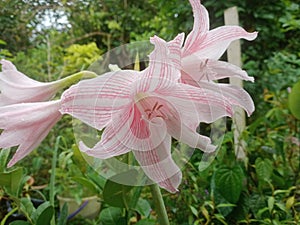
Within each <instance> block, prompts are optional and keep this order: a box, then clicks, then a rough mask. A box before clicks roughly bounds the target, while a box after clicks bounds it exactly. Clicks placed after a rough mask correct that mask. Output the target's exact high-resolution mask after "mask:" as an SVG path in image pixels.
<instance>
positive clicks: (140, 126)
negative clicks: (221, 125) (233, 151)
mask: <svg viewBox="0 0 300 225" xmlns="http://www.w3.org/2000/svg"><path fill="white" fill-rule="evenodd" d="M182 38H183V35H178V37H177V38H176V40H175V41H172V42H170V43H166V42H165V41H163V40H161V39H160V38H158V37H153V38H152V39H151V42H152V43H153V44H154V45H155V49H154V51H153V52H152V53H151V54H150V56H149V57H150V63H149V67H147V68H146V69H145V70H143V71H140V72H139V71H132V70H120V71H115V72H109V73H106V74H104V75H102V76H99V77H97V78H93V79H90V80H85V81H80V82H79V83H78V84H76V85H74V86H72V87H71V88H69V89H68V90H66V91H65V92H64V93H63V96H62V104H61V110H60V111H61V113H62V114H70V115H72V116H73V117H75V118H78V119H80V120H81V121H83V122H85V123H86V124H88V125H90V126H92V127H94V128H96V129H99V130H102V129H103V128H105V129H104V131H103V134H102V137H101V140H100V141H99V142H98V143H97V144H96V145H95V146H94V147H92V148H88V147H87V146H85V144H84V143H82V142H80V143H79V147H80V149H81V150H82V151H84V152H85V153H87V154H88V155H91V156H94V157H98V158H101V159H106V158H110V157H114V156H118V155H121V154H125V153H128V152H129V151H132V152H133V154H134V155H135V157H136V159H137V161H138V162H139V164H140V166H141V167H142V169H143V170H144V172H145V174H146V175H147V176H148V177H149V178H150V179H152V180H153V181H154V182H156V183H158V184H159V185H160V186H161V187H163V188H165V189H166V190H168V191H170V192H176V191H177V187H178V185H179V184H180V181H181V176H182V174H181V171H180V169H179V167H178V166H177V165H176V164H175V162H174V161H173V159H172V156H171V138H172V137H174V138H175V139H177V140H178V141H181V142H183V143H186V144H188V145H189V146H191V147H193V148H199V149H201V150H203V151H206V152H212V151H214V150H215V146H213V145H211V141H210V139H209V138H208V137H205V136H202V135H200V134H198V133H197V132H196V128H197V126H198V125H199V123H200V121H207V122H211V121H214V119H215V118H214V116H213V115H214V114H215V112H216V111H218V112H219V113H216V114H218V116H231V115H232V113H233V109H232V105H233V104H232V102H230V101H228V99H226V98H223V95H222V94H220V93H219V92H214V91H213V90H210V89H205V86H203V87H194V86H191V85H188V84H183V83H180V82H178V81H179V79H180V70H178V69H177V68H176V66H174V64H173V63H169V61H170V58H172V59H174V61H176V60H177V59H180V52H181V49H180V48H181V43H182ZM170 45H171V46H172V51H169V46H170ZM199 109H200V110H199Z"/></svg>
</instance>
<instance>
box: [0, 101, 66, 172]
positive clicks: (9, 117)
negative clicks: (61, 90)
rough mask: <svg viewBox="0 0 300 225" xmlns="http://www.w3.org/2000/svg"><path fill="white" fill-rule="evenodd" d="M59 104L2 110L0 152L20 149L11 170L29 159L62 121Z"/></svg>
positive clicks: (33, 104) (52, 103)
mask: <svg viewBox="0 0 300 225" xmlns="http://www.w3.org/2000/svg"><path fill="white" fill-rule="evenodd" d="M59 108H60V101H59V100H58V101H49V102H38V103H21V104H14V105H8V106H2V107H0V130H2V133H1V135H0V148H10V147H13V146H19V147H18V149H17V151H16V153H15V154H14V156H13V157H12V159H11V160H10V162H9V163H8V167H10V166H13V165H14V164H15V163H16V162H18V161H19V160H21V159H22V158H24V157H25V156H26V155H28V154H29V153H30V152H31V151H32V150H33V149H35V148H36V147H37V146H38V145H39V144H40V143H41V141H42V140H43V139H44V138H45V137H46V136H47V134H48V133H49V131H50V129H51V128H52V127H53V126H54V125H55V124H56V122H57V121H58V120H59V119H60V118H61V114H60V112H59Z"/></svg>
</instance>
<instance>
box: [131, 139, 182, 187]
mask: <svg viewBox="0 0 300 225" xmlns="http://www.w3.org/2000/svg"><path fill="white" fill-rule="evenodd" d="M133 153H134V156H135V158H136V159H137V161H138V162H139V164H140V165H141V167H142V169H143V170H144V172H145V173H146V175H147V176H148V177H149V178H150V179H151V180H153V181H154V182H155V183H158V184H159V186H161V187H162V188H164V189H166V190H167V191H169V192H172V193H174V192H177V191H178V189H177V188H178V186H179V184H180V182H181V178H182V173H181V171H180V169H179V167H178V166H177V165H176V164H175V162H174V160H173V159H172V155H171V137H170V136H169V135H168V136H166V138H165V140H164V141H163V142H162V143H161V144H160V145H159V146H157V148H155V149H153V150H149V151H133Z"/></svg>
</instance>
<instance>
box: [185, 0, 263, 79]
mask: <svg viewBox="0 0 300 225" xmlns="http://www.w3.org/2000/svg"><path fill="white" fill-rule="evenodd" d="M189 1H190V3H191V5H192V8H193V14H194V26H193V29H192V31H191V32H190V33H189V35H188V36H187V38H186V40H185V43H184V46H183V48H182V55H181V69H182V76H181V79H182V82H184V83H188V84H192V85H197V83H198V82H199V81H211V80H218V79H222V78H226V77H238V78H240V79H243V80H249V81H252V82H253V81H254V79H253V77H249V76H248V75H247V73H246V72H245V71H244V70H242V69H240V68H239V67H238V66H235V65H232V64H230V63H227V62H222V61H219V58H220V57H221V56H222V55H223V54H224V52H225V51H226V49H227V48H228V46H229V45H230V43H231V42H232V41H234V40H238V39H240V38H243V39H246V40H249V41H250V40H254V39H255V38H256V37H257V32H253V33H249V32H247V31H245V30H244V29H243V28H242V27H240V26H221V27H218V28H215V29H213V30H209V16H208V12H207V10H206V8H205V7H204V6H203V5H202V4H201V2H200V1H199V0H189Z"/></svg>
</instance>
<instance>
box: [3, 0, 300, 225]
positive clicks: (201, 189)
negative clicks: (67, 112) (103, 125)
mask: <svg viewBox="0 0 300 225" xmlns="http://www.w3.org/2000/svg"><path fill="white" fill-rule="evenodd" d="M202 3H203V5H204V6H205V7H206V8H207V9H208V11H209V13H210V21H211V27H212V28H214V27H217V26H220V25H223V24H224V21H223V12H224V10H225V9H227V8H229V7H232V6H237V7H238V10H239V18H240V25H241V26H242V27H244V28H245V29H246V30H247V31H249V32H253V31H258V32H259V35H258V38H257V39H256V40H255V41H252V42H246V41H242V61H243V69H245V70H246V71H247V72H248V74H249V75H250V76H253V77H255V83H248V82H247V83H245V89H246V90H247V91H248V92H249V93H250V95H251V96H252V98H253V99H254V102H255V106H256V110H255V112H254V114H253V115H252V116H251V117H250V118H247V128H246V130H245V131H244V132H243V134H242V139H243V140H244V141H245V142H246V146H245V151H246V154H247V156H246V158H245V159H243V160H236V158H235V155H234V150H233V149H234V146H233V134H232V131H231V121H230V119H228V120H227V123H228V128H227V131H226V134H225V137H224V140H223V145H222V147H221V150H220V152H219V154H218V156H217V157H216V159H215V161H214V162H213V163H212V164H211V165H210V166H209V167H208V168H207V169H206V170H204V171H200V170H199V168H198V166H199V161H200V160H201V156H202V153H201V152H195V154H194V155H193V156H192V158H191V160H190V161H189V163H188V164H187V166H186V167H185V169H184V170H183V174H184V176H183V182H182V184H181V186H180V187H179V189H180V192H179V193H177V194H170V193H168V192H165V191H163V197H164V200H165V204H166V207H167V210H168V214H169V218H170V223H171V224H180V225H184V224H273V225H277V224H278V225H279V224H280V225H283V224H300V204H299V201H300V188H299V186H300V165H299V164H300V133H299V130H300V122H299V120H297V119H296V117H295V116H293V115H292V114H291V111H290V109H289V107H288V95H289V92H290V89H291V88H292V87H293V85H294V84H295V83H296V82H297V81H299V80H300V41H299V37H300V2H299V1H298V0H278V1H275V0H263V1H261V0H260V1H258V0H244V1H238V0H229V1H216V0H203V1H202ZM0 12H1V13H0V58H6V59H9V60H11V61H12V62H13V63H14V64H15V65H16V67H17V68H18V70H19V71H21V72H23V73H24V74H27V75H29V76H30V77H31V78H34V79H36V80H39V81H52V80H57V79H59V78H62V77H65V76H66V75H69V74H72V73H75V72H77V71H80V70H84V69H87V68H88V67H89V66H90V65H91V64H92V63H93V62H94V61H95V60H97V59H99V57H100V56H101V55H102V54H104V53H106V52H108V51H109V50H111V49H113V48H115V47H118V46H120V45H123V44H126V43H132V42H135V41H145V40H146V41H148V40H149V37H151V36H153V35H159V36H160V37H162V38H164V39H165V40H171V39H172V38H174V37H175V36H176V34H178V33H180V32H184V31H190V30H191V29H192V25H193V16H192V10H191V7H190V5H189V3H188V1H182V0H169V1H161V0H148V1H145V0H141V1H133V0H123V1H111V0H98V1H95V0H85V1H81V0H72V1H65V0H31V1H27V0H22V1H19V0H2V1H1V2H0ZM122 54H124V55H126V54H127V53H126V52H120V54H119V57H120V58H119V59H118V60H122ZM223 60H226V56H225V55H224V56H223ZM57 137H61V138H60V142H59V144H57V143H58V142H57ZM73 143H74V137H73V130H72V121H71V119H70V118H67V117H65V118H64V119H63V120H62V121H60V122H59V124H57V125H56V126H55V128H54V129H53V130H52V131H51V132H50V134H49V135H48V137H47V139H46V140H45V141H43V143H42V145H40V146H39V147H38V149H37V150H36V151H34V152H33V153H31V154H30V155H29V156H28V157H27V158H25V159H24V160H22V161H21V162H20V163H18V164H17V165H16V166H15V168H17V167H21V168H22V171H23V172H22V176H21V177H25V178H26V179H23V180H26V182H25V184H24V182H23V183H22V182H20V184H18V185H19V186H18V188H19V191H16V192H15V193H10V192H9V191H8V190H7V189H6V188H5V187H2V188H0V199H1V201H3V199H7V198H11V199H13V201H12V203H11V204H12V205H13V204H17V205H18V200H16V199H19V200H20V199H22V198H24V197H28V196H32V197H36V196H43V198H44V200H46V201H48V200H49V197H48V196H49V192H50V193H51V191H50V187H49V185H47V186H45V187H44V188H42V189H38V190H36V189H34V188H32V187H36V186H43V185H44V184H49V182H50V176H51V171H53V170H52V169H51V165H52V162H53V160H52V158H53V154H54V153H53V152H54V149H56V150H57V159H58V162H57V166H56V167H57V168H56V174H55V177H56V184H55V185H56V186H55V193H54V194H57V193H58V192H59V191H62V190H61V189H63V186H64V185H63V184H65V182H67V181H66V179H68V177H67V176H73V177H77V178H76V179H77V181H80V179H81V184H83V183H84V182H82V180H84V181H87V182H89V181H90V180H93V179H94V178H95V176H96V175H95V174H94V175H91V172H90V171H89V170H90V169H91V168H88V166H86V165H85V166H81V167H80V166H78V164H80V163H82V162H81V161H80V157H78V156H76V149H75V150H74V146H73ZM1 157H2V159H3V158H5V157H4V156H3V155H2V156H1ZM78 161H79V163H78ZM74 162H75V163H74ZM76 162H77V163H76ZM2 166H3V165H2ZM82 168H84V169H82ZM4 170H5V169H4V168H2V169H1V171H0V172H3V171H4ZM25 175H26V176H25ZM79 175H80V176H79ZM29 176H30V177H32V178H33V179H34V183H33V184H30V183H29V182H28V177H29ZM78 177H81V178H78ZM76 179H75V180H76ZM79 183H80V182H79ZM91 183H92V184H93V185H95V187H94V188H95V189H96V190H98V193H99V195H100V196H101V197H102V199H104V201H103V202H102V207H101V213H100V216H99V217H97V218H95V219H84V218H75V219H73V220H70V221H68V224H104V225H108V224H129V223H131V224H139V225H140V224H155V222H153V221H155V218H156V213H155V209H154V207H153V202H152V198H151V195H150V194H149V190H148V189H147V187H145V188H143V189H139V191H140V192H141V195H140V197H139V196H138V199H139V200H138V201H139V204H137V205H138V206H137V205H136V204H135V205H134V204H133V205H134V206H132V207H129V206H127V205H126V204H124V202H122V201H121V203H120V202H119V203H118V202H117V203H116V202H111V199H109V198H107V197H105V196H103V195H102V194H103V188H104V186H105V181H103V180H101V179H100V181H99V179H98V181H97V179H96V181H95V180H93V182H91ZM89 184H90V183H89ZM0 185H1V184H0ZM136 191H137V190H136V189H130V190H129V189H128V190H126V191H124V192H122V196H121V197H124V196H125V197H126V198H127V197H128V198H129V199H132V198H133V197H132V196H131V195H133V194H134V193H136ZM50 196H51V194H50ZM77 197H78V196H77ZM114 197H120V196H115V195H114ZM78 198H80V197H78ZM105 198H106V199H105ZM105 200H107V201H105ZM21 202H22V201H21ZM20 204H24V202H23V203H20ZM20 204H19V206H20ZM57 204H58V203H57V201H56V200H55V205H56V206H57ZM151 208H153V210H151ZM21 211H22V210H21ZM23 211H24V209H23ZM25 211H26V210H25ZM7 213H8V212H7V211H5V209H3V206H2V205H1V207H0V219H3V218H5V215H7ZM109 215H113V216H112V218H111V219H110V218H109ZM141 218H143V219H141ZM118 221H119V222H118ZM137 221H139V222H138V223H137ZM61 223H62V224H63V222H61ZM1 225H2V223H1Z"/></svg>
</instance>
